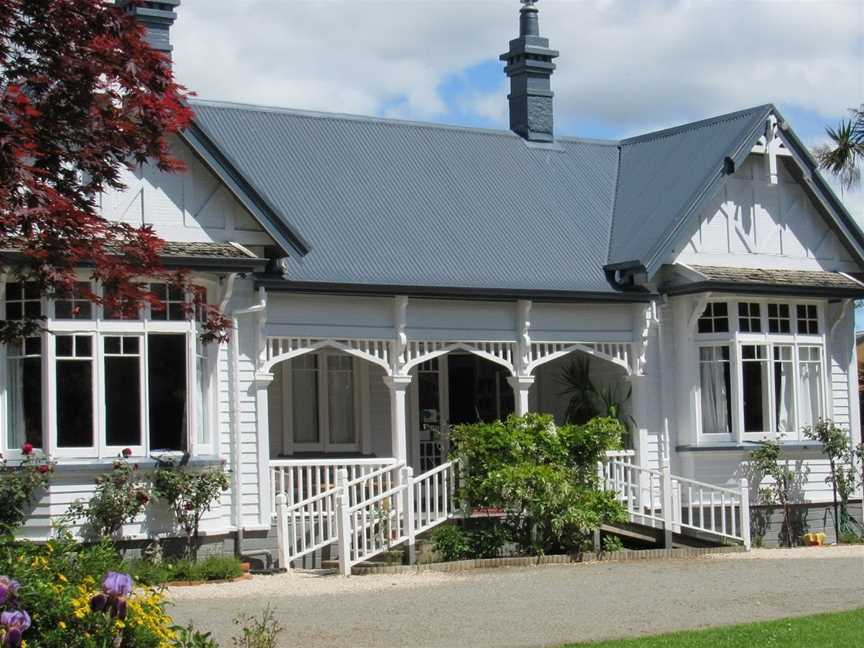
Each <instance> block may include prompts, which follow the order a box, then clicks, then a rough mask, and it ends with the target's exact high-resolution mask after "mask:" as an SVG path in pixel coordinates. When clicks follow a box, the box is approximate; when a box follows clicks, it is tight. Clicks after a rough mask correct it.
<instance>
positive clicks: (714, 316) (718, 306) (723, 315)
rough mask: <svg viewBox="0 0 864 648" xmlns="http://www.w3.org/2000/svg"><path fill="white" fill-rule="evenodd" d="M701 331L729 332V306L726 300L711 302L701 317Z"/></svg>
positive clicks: (699, 325) (699, 326)
mask: <svg viewBox="0 0 864 648" xmlns="http://www.w3.org/2000/svg"><path fill="white" fill-rule="evenodd" d="M698 330H699V332H700V333H728V332H729V307H728V306H727V304H726V302H710V303H709V304H708V305H707V306H705V312H704V313H702V317H700V318H699V324H698Z"/></svg>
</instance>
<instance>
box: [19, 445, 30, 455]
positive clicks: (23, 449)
mask: <svg viewBox="0 0 864 648" xmlns="http://www.w3.org/2000/svg"><path fill="white" fill-rule="evenodd" d="M21 452H23V453H24V454H25V455H30V454H33V444H32V443H25V444H24V445H23V446H21Z"/></svg>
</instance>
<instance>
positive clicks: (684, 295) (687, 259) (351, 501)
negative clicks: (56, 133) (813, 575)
mask: <svg viewBox="0 0 864 648" xmlns="http://www.w3.org/2000/svg"><path fill="white" fill-rule="evenodd" d="M179 3H180V2H179V0H162V1H158V2H150V3H146V7H145V6H141V7H138V8H132V9H131V10H133V11H135V12H136V13H137V14H138V15H139V17H140V18H141V20H143V21H144V22H145V23H146V24H147V26H148V28H149V29H150V30H151V32H150V33H151V40H152V42H153V43H154V45H155V46H157V47H160V48H162V49H164V50H166V51H168V52H170V45H169V40H168V30H169V28H170V26H171V24H172V23H173V21H174V18H175V12H174V10H175V8H176V6H177V5H179ZM539 33H540V32H539V25H538V12H537V8H536V7H534V6H533V3H532V2H528V3H526V6H525V7H524V8H523V9H522V11H521V16H520V36H519V37H518V38H516V39H515V40H513V41H511V43H510V48H509V51H508V52H507V53H506V54H504V55H503V56H502V59H504V60H505V61H506V63H507V67H506V72H507V74H508V76H509V77H510V78H511V81H512V93H511V95H510V97H509V100H510V112H511V127H512V132H510V131H506V132H505V131H495V130H482V129H474V128H457V127H452V126H440V125H433V124H421V123H408V122H401V121H394V120H386V119H378V118H367V117H354V116H347V115H340V114H321V113H311V112H303V111H298V110H289V109H282V108H269V107H262V106H253V105H238V104H225V103H215V102H210V101H198V100H195V101H193V102H192V105H193V107H194V110H195V114H196V117H195V123H194V125H193V126H192V127H190V128H189V129H188V130H187V131H186V132H185V133H183V135H182V136H181V137H179V138H178V139H177V141H176V142H175V144H174V152H175V154H176V156H177V157H179V158H181V159H183V160H185V162H186V163H187V165H188V171H187V172H185V173H182V174H177V175H166V174H163V173H160V172H159V171H157V170H156V169H154V168H152V167H149V166H143V167H140V168H138V169H137V170H136V171H135V172H134V173H132V172H130V173H129V175H128V178H127V184H128V189H127V190H126V191H125V192H122V193H117V194H108V195H105V196H103V200H102V203H101V205H102V210H103V213H104V215H105V216H106V217H108V218H111V219H118V220H123V221H127V222H130V223H133V224H136V225H142V224H150V225H152V226H153V227H154V228H155V230H156V232H157V233H158V234H159V235H161V236H162V237H163V238H164V239H166V240H167V241H169V246H168V248H167V249H166V254H165V262H166V263H167V264H170V265H174V266H178V267H186V268H191V269H192V270H193V271H194V272H193V278H194V283H195V284H196V285H198V286H200V287H201V289H203V290H206V291H207V294H208V297H209V300H210V302H211V303H215V304H221V305H222V307H223V308H224V310H225V312H226V313H227V314H228V315H229V316H230V317H232V318H233V319H234V322H235V325H236V331H235V334H234V335H233V337H232V339H231V341H230V342H229V343H227V344H224V345H222V346H215V345H211V346H206V347H202V346H201V345H200V344H199V342H198V335H197V333H198V330H197V323H196V322H195V321H192V320H189V319H187V318H186V316H185V310H184V309H183V308H180V307H177V306H176V305H177V304H179V303H180V302H183V301H184V300H186V299H188V298H189V297H188V295H185V294H183V293H182V292H180V293H179V294H175V293H176V291H173V290H171V291H168V290H167V289H164V288H162V287H159V286H156V287H155V289H156V290H164V291H165V294H164V296H165V299H166V301H167V303H168V308H167V310H166V311H165V312H153V313H149V312H146V311H145V312H142V313H141V314H140V316H139V317H138V318H137V319H125V320H124V319H114V318H112V316H111V314H110V313H105V312H102V311H101V309H99V308H96V307H91V306H89V305H86V304H77V305H80V306H81V309H80V311H78V310H76V309H75V308H74V306H76V304H75V303H72V302H71V301H70V300H66V301H59V300H58V301H50V300H46V299H44V298H43V297H40V295H38V294H31V293H30V292H29V291H28V289H27V288H26V287H22V286H20V285H16V284H14V283H6V284H5V286H4V293H3V299H2V302H3V304H4V308H5V313H6V317H9V318H13V317H15V314H16V313H21V312H27V313H36V312H41V313H44V314H45V315H46V316H47V329H48V331H47V332H45V333H44V334H42V336H41V337H38V338H33V339H28V340H25V341H24V342H23V343H22V344H19V345H10V346H7V347H5V348H4V349H3V353H4V354H5V359H4V361H3V362H2V364H0V366H2V367H3V372H4V373H3V375H2V378H0V385H2V388H3V389H2V393H3V398H2V407H3V409H4V416H3V417H2V424H3V428H4V429H3V433H2V444H3V448H2V451H3V453H4V454H6V455H7V456H10V457H13V458H14V457H15V456H16V452H17V449H18V448H19V447H20V446H21V444H22V443H23V442H24V441H25V440H29V441H31V442H32V443H33V444H34V445H35V446H38V447H41V448H42V449H44V450H45V451H47V452H49V453H50V454H51V455H53V456H54V457H56V458H57V460H58V461H59V467H58V472H57V474H56V476H55V478H54V480H53V482H52V484H51V486H50V488H49V490H48V492H47V493H46V494H45V495H44V497H42V499H41V501H40V502H39V505H38V507H37V508H36V510H35V511H34V513H33V515H32V516H31V518H30V519H29V521H28V522H27V524H26V526H25V527H24V529H23V531H22V535H23V536H25V537H29V538H34V539H40V538H45V537H46V536H48V535H49V534H50V533H51V521H52V519H54V518H55V517H56V516H58V515H60V514H62V513H63V512H64V510H65V509H66V507H67V505H68V504H69V503H70V502H72V501H74V500H76V499H78V498H82V497H85V498H86V496H87V495H88V493H89V492H91V491H92V489H93V479H94V477H95V476H96V475H97V474H99V473H100V472H103V471H105V470H107V469H108V467H109V466H110V462H111V460H112V458H113V457H115V456H116V455H117V453H118V452H119V450H120V449H121V448H124V447H130V448H132V450H133V452H134V456H135V457H136V459H137V460H138V461H139V462H140V463H141V464H142V465H144V466H146V465H149V463H148V461H149V460H148V457H151V456H152V455H154V454H159V453H164V452H166V451H174V452H177V453H188V454H189V456H190V458H189V461H190V462H191V464H193V465H207V464H210V463H218V462H219V461H220V460H225V462H226V463H227V465H228V467H229V468H230V469H231V471H232V487H231V489H230V490H229V492H227V493H225V495H224V497H223V498H222V501H221V504H220V505H219V506H217V507H215V508H214V510H213V511H212V512H211V513H210V514H209V515H208V517H207V519H206V523H205V532H206V534H207V535H208V537H210V538H212V539H213V541H214V542H216V541H222V540H225V541H226V545H225V546H226V549H228V550H230V549H231V548H232V541H233V542H240V543H242V547H243V550H244V551H245V550H247V549H248V548H249V547H251V546H253V542H254V543H257V544H255V545H254V546H258V545H259V544H260V543H261V542H262V541H265V542H269V543H270V545H271V546H275V535H276V533H275V531H273V529H275V528H276V526H277V525H275V524H274V522H275V520H277V519H279V520H281V523H280V524H279V525H278V527H279V529H280V532H281V533H280V536H281V552H282V553H281V557H282V558H283V561H284V560H288V561H298V564H299V562H302V561H301V559H304V558H306V557H307V556H308V555H311V554H313V553H315V552H316V551H317V550H319V549H321V548H323V547H327V546H328V545H331V544H333V543H336V542H337V541H338V540H339V538H342V539H343V540H344V539H345V538H346V537H347V538H348V541H349V542H351V543H352V550H351V552H350V559H351V560H359V559H361V558H363V557H368V556H369V555H371V554H373V553H374V552H375V551H377V549H376V548H375V547H372V548H371V549H370V548H369V547H367V546H366V544H367V542H373V544H374V538H372V536H374V535H375V534H374V533H371V532H369V529H370V526H369V525H372V524H373V522H371V521H370V520H371V519H372V518H376V516H377V518H376V519H379V520H380V517H381V515H380V514H381V511H385V510H386V511H388V512H390V513H392V512H393V511H396V514H398V515H399V516H401V517H400V518H399V521H397V523H396V528H395V530H392V529H391V531H390V532H388V533H390V534H391V535H390V537H389V541H391V542H401V541H404V540H406V539H408V540H410V539H411V538H413V537H414V536H415V535H416V533H419V532H421V531H423V530H425V529H427V528H430V527H431V526H434V525H435V524H438V523H439V522H441V521H443V520H444V519H446V517H447V515H448V514H449V513H450V512H451V511H452V508H453V502H452V499H450V497H449V493H450V490H451V488H452V481H453V473H452V466H450V465H449V464H447V463H445V462H446V438H447V435H446V431H447V429H448V426H451V425H454V424H458V423H463V422H473V421H477V420H492V419H496V418H498V417H504V416H506V415H507V414H508V413H510V412H514V411H515V412H519V413H521V412H528V411H539V412H550V413H553V414H555V415H556V417H557V418H558V419H559V420H560V419H561V418H562V417H563V413H564V410H565V407H566V399H565V397H563V396H561V395H560V394H561V391H562V388H561V384H560V376H561V373H562V370H563V369H564V367H565V366H566V365H567V364H568V363H570V362H571V361H572V359H573V358H574V357H577V356H587V357H589V358H590V369H591V375H592V377H593V378H594V379H595V380H597V381H599V382H602V383H605V384H609V383H613V382H625V381H626V382H628V383H629V384H630V385H631V386H632V397H631V399H630V401H629V403H628V405H627V406H628V407H629V409H630V411H631V413H632V416H633V418H634V419H635V421H636V428H637V429H636V431H635V433H634V434H633V438H632V450H633V452H631V453H622V456H620V457H618V458H615V459H614V460H613V461H612V462H610V464H608V465H607V467H606V468H604V470H605V471H606V474H607V476H608V477H609V480H608V481H609V484H610V486H611V487H614V488H617V489H618V490H619V492H620V493H621V495H622V499H623V500H624V501H626V502H627V503H628V506H629V507H630V509H631V513H632V519H633V520H634V522H641V523H644V524H649V525H654V526H658V527H663V526H665V527H666V528H667V530H669V531H670V532H672V531H674V532H676V533H680V534H685V533H687V532H688V531H694V532H701V533H702V534H703V535H708V536H710V537H711V538H713V539H714V540H731V541H735V540H738V541H741V542H747V537H746V536H747V529H744V528H742V525H741V520H742V519H746V517H744V516H742V506H743V509H744V512H745V513H746V509H747V503H748V501H747V489H746V488H745V489H742V481H741V480H742V478H744V477H745V476H746V474H747V471H746V466H745V462H746V459H747V455H748V453H749V452H750V450H751V449H752V447H753V445H752V442H754V441H758V440H760V439H763V438H766V437H767V438H775V437H781V436H782V439H783V444H784V448H785V449H786V452H787V453H788V455H789V456H790V457H792V458H793V459H794V461H795V466H796V469H797V470H798V472H799V476H800V482H801V483H800V489H799V492H798V494H797V496H798V500H799V503H800V504H801V505H802V511H804V512H805V514H806V523H807V525H808V526H809V528H810V529H812V530H822V529H823V528H824V529H825V530H827V531H829V532H830V528H831V527H832V522H831V519H830V518H829V517H828V513H827V507H826V503H827V502H829V501H830V498H831V493H830V489H829V487H827V486H826V484H825V476H826V471H827V462H826V460H825V459H824V458H823V456H822V455H821V453H820V449H819V447H817V446H815V445H813V444H812V443H810V442H808V441H806V440H805V439H804V438H803V437H802V434H801V429H802V428H803V427H804V426H807V425H811V424H813V423H814V422H816V421H817V419H819V418H820V417H826V418H831V419H833V420H834V421H835V422H837V423H839V424H840V425H842V426H844V427H847V428H848V429H849V431H850V434H851V435H852V437H853V440H854V441H855V442H856V443H857V442H858V441H859V440H860V421H859V410H858V406H857V397H856V394H857V387H856V386H857V380H858V376H857V367H856V362H855V353H854V335H853V311H854V305H853V302H854V299H855V298H857V297H862V296H864V284H862V283H861V282H860V281H859V280H858V279H856V278H855V277H856V276H857V275H858V274H859V273H864V233H862V232H861V230H860V229H859V228H858V226H857V225H856V223H855V222H854V221H853V219H852V218H851V217H850V215H849V213H848V212H847V211H846V210H845V209H844V207H843V205H842V204H841V203H840V201H839V200H838V199H837V198H836V196H835V195H834V194H833V193H832V191H831V190H830V189H829V188H828V186H827V184H826V182H825V180H824V179H823V178H822V177H821V176H820V175H819V173H818V171H817V169H816V167H815V165H814V162H813V160H812V158H811V157H810V155H809V154H808V152H807V150H806V149H805V147H804V146H803V145H802V143H801V141H800V140H799V139H798V138H797V137H796V135H795V133H794V131H793V130H792V128H791V126H790V125H789V123H788V122H787V121H786V120H785V119H784V118H783V117H782V115H780V114H779V112H778V111H777V110H776V109H775V108H774V107H773V106H771V105H765V106H759V107H756V108H749V109H746V110H742V111H740V112H736V113H732V114H728V115H722V116H720V117H715V118H712V119H707V120H704V121H700V122H696V123H691V124H685V125H683V126H680V127H677V128H672V129H669V130H664V131H660V132H655V133H649V134H646V135H643V136H640V137H634V138H630V139H626V140H621V141H596V140H584V139H579V138H574V137H562V136H558V135H555V134H554V133H553V128H552V126H553V110H552V105H553V96H552V92H551V91H550V77H551V75H552V72H553V70H554V68H555V66H554V64H553V63H552V60H553V59H554V58H555V57H556V56H557V52H555V51H553V50H551V49H549V47H548V41H547V40H546V39H545V38H542V37H541V36H540V35H539ZM502 100H503V98H502ZM81 277H82V281H86V280H87V274H86V272H85V271H82V275H81ZM97 288H98V287H97ZM172 304H173V305H175V306H174V307H172ZM409 468H410V469H411V470H409ZM341 469H344V470H345V472H344V473H343V472H341ZM430 470H431V471H432V472H431V473H430V472H429V471H430ZM412 471H413V475H414V476H413V477H412V476H411V474H410V473H411V472H412ZM345 479H348V480H349V484H348V487H347V488H346V487H344V484H342V481H344V480H345ZM364 480H365V481H364ZM412 480H413V481H412ZM337 481H339V482H340V483H339V484H337ZM408 484H410V488H409V487H408V486H407V485H408ZM337 486H338V488H337ZM372 486H374V487H372ZM751 486H753V487H755V484H752V485H751ZM751 490H752V489H751ZM361 493H362V494H361ZM742 493H743V494H744V500H743V501H742ZM364 497H365V498H367V499H365V500H364V499H363V498H364ZM370 498H371V499H370ZM375 498H377V499H375ZM277 500H278V503H279V504H280V506H279V507H277ZM372 500H374V501H372ZM340 507H342V508H340ZM346 507H347V508H346ZM277 508H279V509H281V513H282V515H281V516H276V512H277ZM337 509H338V510H340V511H341V513H340V515H339V516H336V514H335V511H336V510H337ZM343 509H344V510H343ZM409 509H410V510H409ZM856 510H857V509H856ZM337 517H338V520H337V519H336V518H337ZM160 520H161V518H160V517H159V516H158V515H153V516H150V515H148V516H147V517H145V518H144V519H142V520H141V521H140V523H136V524H133V525H130V526H129V527H128V528H127V529H126V532H127V535H128V536H129V537H130V538H144V537H148V536H152V535H154V534H158V533H160V532H165V531H166V530H167V528H166V527H165V526H164V522H162V521H160ZM745 526H746V525H745ZM340 533H341V534H342V535H341V536H340ZM352 534H353V535H352ZM772 534H773V536H772V537H769V538H768V541H771V540H772V539H773V540H774V541H776V537H777V535H778V528H777V527H776V526H775V528H774V529H773V531H772ZM337 536H339V537H337ZM370 538H371V539H370Z"/></svg>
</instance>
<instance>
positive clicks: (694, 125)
mask: <svg viewBox="0 0 864 648" xmlns="http://www.w3.org/2000/svg"><path fill="white" fill-rule="evenodd" d="M768 110H775V108H774V104H770V103H767V104H762V105H759V106H753V107H752V108H745V109H743V110H736V111H735V112H731V113H725V114H723V115H716V116H714V117H707V118H705V119H700V120H698V121H694V122H688V123H686V124H680V125H678V126H672V127H670V128H664V129H661V130H658V131H652V132H650V133H644V134H642V135H636V136H634V137H630V138H627V139H624V140H621V145H622V146H630V145H632V144H641V143H643V142H650V141H653V140H658V139H663V138H664V137H672V136H673V135H678V134H679V133H684V132H687V131H692V130H698V129H700V128H706V127H708V126H713V125H715V124H718V123H721V122H726V121H732V120H734V119H738V118H739V117H743V116H745V115H752V114H754V113H758V112H765V111H768Z"/></svg>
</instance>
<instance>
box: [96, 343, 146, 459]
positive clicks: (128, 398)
mask: <svg viewBox="0 0 864 648" xmlns="http://www.w3.org/2000/svg"><path fill="white" fill-rule="evenodd" d="M103 341H104V344H105V348H104V353H105V444H106V445H108V446H120V447H131V446H141V445H143V440H142V438H141V436H142V425H141V414H142V412H141V409H142V408H141V402H142V400H143V397H142V393H141V369H142V366H141V338H139V337H136V336H122V337H121V336H110V337H105V338H103Z"/></svg>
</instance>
